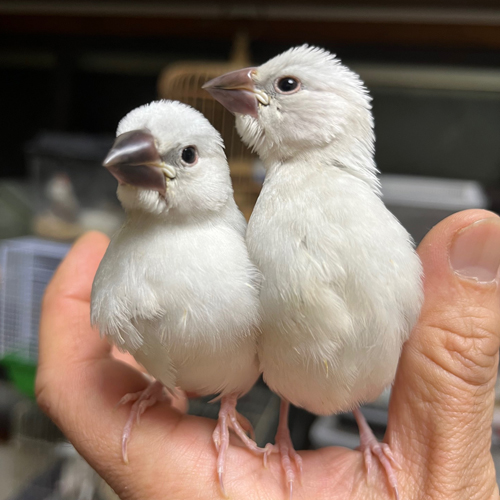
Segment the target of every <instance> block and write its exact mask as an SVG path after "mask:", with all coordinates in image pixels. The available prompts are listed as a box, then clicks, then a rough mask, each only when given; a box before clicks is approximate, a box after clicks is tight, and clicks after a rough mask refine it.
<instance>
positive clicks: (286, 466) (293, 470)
mask: <svg viewBox="0 0 500 500" xmlns="http://www.w3.org/2000/svg"><path fill="white" fill-rule="evenodd" d="M289 407H290V403H288V402H287V401H284V400H281V407H280V419H279V424H278V432H277V433H276V438H275V443H276V444H275V445H274V446H273V449H272V452H273V453H279V454H280V456H281V467H282V469H283V472H284V473H285V477H286V483H287V486H288V494H289V498H290V500H292V497H293V485H294V483H295V479H296V477H297V475H298V477H299V482H300V483H301V484H302V458H301V456H300V455H299V454H298V453H297V452H296V451H295V448H294V447H293V443H292V439H291V437H290V431H289V429H288V409H289ZM292 460H293V463H294V465H292Z"/></svg>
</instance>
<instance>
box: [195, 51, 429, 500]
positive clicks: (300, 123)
mask: <svg viewBox="0 0 500 500" xmlns="http://www.w3.org/2000/svg"><path fill="white" fill-rule="evenodd" d="M204 88H205V89H206V90H208V91H209V92H210V93H211V94H212V95H213V96H214V97H215V99H217V100H219V101H220V102H221V103H222V104H223V105H224V106H226V107H227V109H229V110H230V111H232V112H233V113H234V114H235V115H236V127H237V130H238V132H239V134H240V136H241V138H242V140H243V141H244V142H245V143H246V144H247V145H248V146H250V147H251V148H252V149H253V150H255V151H256V152H257V153H258V155H259V156H260V158H261V160H262V161H263V163H264V166H265V168H266V178H265V181H264V185H263V187H262V191H261V193H260V196H259V198H258V200H257V203H256V205H255V209H254V211H253V213H252V217H251V219H250V222H249V225H248V230H247V245H248V249H249V252H250V257H251V259H252V260H253V262H254V263H255V264H256V265H257V267H258V268H259V269H260V271H261V272H262V274H263V276H264V280H263V284H262V290H261V294H260V299H261V304H262V310H263V312H262V314H263V321H262V327H261V328H262V337H261V339H260V343H259V347H258V352H259V359H260V367H261V370H262V371H263V375H264V380H265V381H266V383H267V384H268V385H269V387H270V388H271V389H272V390H273V391H275V392H276V393H278V394H279V395H280V396H281V397H282V398H283V400H284V401H283V402H282V414H281V418H280V425H279V428H278V434H277V438H276V442H277V445H278V447H279V451H280V453H281V456H282V464H283V467H284V470H285V472H286V478H287V483H288V485H289V489H290V495H291V492H292V486H293V481H294V478H295V473H294V470H293V469H292V467H291V465H290V456H291V458H293V459H295V462H296V465H297V467H298V468H299V469H300V464H301V462H300V457H299V456H298V455H297V454H296V452H295V451H294V450H293V447H292V445H291V441H290V437H289V432H288V428H287V412H288V402H291V403H293V404H294V405H297V406H300V407H303V408H305V409H307V410H309V411H311V412H313V413H316V414H320V415H327V414H332V413H338V412H345V411H351V410H353V412H354V416H355V418H356V421H357V422H358V426H359V428H360V440H361V451H362V452H363V454H364V459H365V463H366V466H367V469H369V468H370V465H371V463H372V453H373V454H375V455H376V456H377V457H378V458H379V460H380V462H381V463H382V465H383V467H384V469H385V471H386V474H387V477H388V479H389V483H390V485H391V487H392V488H393V490H394V492H395V495H396V497H397V496H398V492H397V479H396V476H395V473H394V471H393V468H392V465H391V462H394V458H393V454H392V452H391V450H390V448H389V446H388V445H387V444H384V443H382V444H379V443H378V442H377V441H376V439H375V437H374V436H373V433H372V432H371V430H370V428H369V426H368V425H367V423H366V421H365V420H364V417H363V415H362V413H361V412H360V410H359V405H360V404H362V403H365V402H368V401H373V400H374V399H376V398H377V397H378V396H379V395H380V393H381V392H382V391H383V389H384V388H385V387H387V386H388V385H390V384H391V383H392V381H393V379H394V376H395V373H396V367H397V364H398V360H399V356H400V352H401V347H402V345H403V343H404V342H405V340H406V339H407V338H408V336H409V334H410V331H411V330H412V328H413V326H414V325H415V323H416V321H417V318H418V316H419V312H420V308H421V303H422V299H423V296H422V267H421V263H420V260H419V258H418V256H417V254H416V252H415V250H414V244H413V241H412V238H411V237H410V235H409V234H408V233H407V231H406V230H405V229H404V228H403V227H402V226H401V224H400V223H399V222H398V220H397V219H396V218H395V217H394V216H393V215H392V214H391V213H390V212H389V211H388V210H387V208H386V207H385V206H384V204H383V202H382V200H381V198H380V194H381V193H380V183H379V180H378V178H377V173H378V171H377V168H376V165H375V161H374V157H373V155H374V132H373V118H372V113H371V104H370V97H369V95H368V92H367V90H366V88H365V87H364V86H363V83H362V82H361V80H360V79H359V77H358V76H357V75H356V74H355V73H353V72H352V71H350V70H349V69H348V68H346V67H345V66H343V65H342V64H341V63H340V62H339V60H338V59H337V58H336V57H335V56H334V55H332V54H330V53H329V52H327V51H325V50H322V49H319V48H316V47H310V46H307V45H304V46H301V47H296V48H292V49H290V50H288V51H287V52H284V53H283V54H280V55H278V56H277V57H275V58H273V59H271V60H270V61H268V62H266V63H265V64H263V65H262V66H259V67H257V68H245V69H242V70H238V71H235V72H231V73H228V74H226V75H223V76H221V77H218V78H216V79H214V80H212V81H210V82H208V83H207V84H206V85H205V86H204Z"/></svg>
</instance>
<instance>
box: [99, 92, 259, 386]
mask: <svg viewBox="0 0 500 500" xmlns="http://www.w3.org/2000/svg"><path fill="white" fill-rule="evenodd" d="M137 129H148V130H149V131H150V132H151V133H152V134H153V136H154V137H155V143H156V148H157V150H158V152H159V153H160V156H161V158H162V160H163V161H164V162H166V163H168V165H171V166H172V167H173V168H174V169H175V172H176V176H175V178H174V179H168V181H167V189H166V195H165V196H162V195H160V194H159V193H158V192H156V191H152V190H146V189H142V188H137V187H134V186H130V185H120V186H119V187H118V197H119V199H120V200H121V202H122V205H123V207H124V208H125V210H126V212H127V220H126V222H125V224H124V226H123V227H122V228H121V229H120V230H119V231H118V233H117V234H116V235H115V236H114V237H113V238H112V240H111V243H110V245H109V248H108V250H107V252H106V254H105V256H104V258H103V260H102V262H101V264H100V266H99V269H98V271H97V274H96V277H95V280H94V285H93V288H92V304H91V316H92V323H93V324H94V325H96V326H97V327H98V328H99V330H100V332H101V333H102V334H103V335H105V336H106V337H107V338H108V339H109V340H110V341H111V342H113V343H114V344H116V345H117V346H118V347H119V348H120V349H123V350H127V351H129V352H130V353H131V354H133V355H134V357H135V358H136V359H137V361H139V362H140V363H141V364H142V365H143V366H144V367H145V368H146V370H147V371H148V372H149V373H150V374H151V375H153V376H154V377H155V378H156V379H158V380H159V381H161V382H162V383H163V384H164V385H165V386H166V387H167V388H170V389H173V388H174V387H176V386H180V387H181V388H182V389H185V390H187V391H194V392H197V393H198V394H200V395H204V394H216V393H221V394H231V393H236V394H242V393H245V392H246V391H248V390H249V389H250V388H251V386H252V385H253V384H254V382H255V380H256V379H257V377H258V374H259V371H258V363H257V360H256V339H257V334H258V321H259V301H258V288H259V280H260V278H259V276H260V275H259V273H258V271H257V269H256V268H255V267H254V265H253V264H252V263H251V262H250V260H249V257H248V252H247V249H246V245H245V241H244V231H245V226H246V223H245V220H244V218H243V215H242V214H241V213H240V211H239V210H238V208H237V206H236V204H235V202H234V198H233V190H232V187H231V181H230V176H229V168H228V165H227V161H226V157H225V154H224V151H223V144H222V139H221V137H220V135H219V134H218V132H217V131H216V130H215V129H214V128H213V127H212V126H211V125H210V123H209V122H208V120H206V119H205V118H204V117H203V116H202V115H201V114H200V113H199V112H197V111H196V110H194V109H193V108H190V107H188V106H185V105H183V104H181V103H178V102H172V101H159V102H153V103H152V104H150V105H147V106H142V107H140V108H137V109H135V110H134V111H132V112H131V113H129V114H128V115H127V116H126V117H125V118H124V119H123V120H122V121H121V122H120V124H119V127H118V132H117V135H120V134H123V133H125V132H129V131H131V130H137ZM187 146H195V147H196V148H197V151H198V155H199V159H198V162H197V163H196V164H195V165H194V166H186V165H184V164H183V163H182V161H181V152H182V150H183V149H184V148H186V147H187Z"/></svg>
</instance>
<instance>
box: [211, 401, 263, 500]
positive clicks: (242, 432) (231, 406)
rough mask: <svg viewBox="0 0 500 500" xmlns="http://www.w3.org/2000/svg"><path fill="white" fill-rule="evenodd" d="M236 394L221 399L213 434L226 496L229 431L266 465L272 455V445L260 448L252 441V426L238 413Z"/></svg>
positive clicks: (221, 481) (221, 480)
mask: <svg viewBox="0 0 500 500" xmlns="http://www.w3.org/2000/svg"><path fill="white" fill-rule="evenodd" d="M236 401H237V396H236V394H230V395H228V396H224V397H223V398H222V399H221V404H220V410H219V421H218V422H217V425H216V427H215V430H214V432H213V434H212V439H213V441H214V444H215V448H216V450H217V453H218V456H217V474H218V476H219V483H220V488H221V491H222V493H223V495H224V496H226V492H225V490H224V473H225V471H226V454H227V449H228V447H229V429H232V430H233V431H234V432H235V434H236V435H237V436H238V437H239V438H240V439H241V440H242V441H243V444H244V445H245V446H246V447H247V448H248V449H249V450H250V451H252V452H254V453H257V454H262V455H263V456H264V463H266V461H267V456H268V455H269V454H271V453H272V445H266V447H265V448H259V447H258V446H257V444H256V443H255V441H254V440H253V439H250V438H249V437H248V435H247V433H250V435H251V436H252V438H253V427H252V424H251V423H250V422H249V421H248V420H247V419H246V418H245V417H244V416H243V415H240V414H239V413H238V412H237V411H236Z"/></svg>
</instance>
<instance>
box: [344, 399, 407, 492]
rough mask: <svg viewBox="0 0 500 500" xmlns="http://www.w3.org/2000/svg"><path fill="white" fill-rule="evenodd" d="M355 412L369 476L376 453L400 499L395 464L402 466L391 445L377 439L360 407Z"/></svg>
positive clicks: (361, 449) (397, 466)
mask: <svg viewBox="0 0 500 500" xmlns="http://www.w3.org/2000/svg"><path fill="white" fill-rule="evenodd" d="M353 414H354V418H355V419H356V422H357V424H358V427H359V439H360V442H361V444H360V447H359V449H360V451H361V452H362V453H363V457H364V460H365V466H366V471H367V473H368V477H369V476H370V470H371V468H372V463H373V462H372V458H373V457H372V455H375V456H376V457H377V458H378V459H379V461H380V463H381V464H382V467H383V468H384V470H385V474H386V476H387V480H388V481H389V484H390V486H391V488H392V490H393V491H394V495H395V497H396V500H399V493H398V480H397V478H396V474H395V473H394V469H393V466H394V467H395V468H396V469H399V468H400V467H399V464H398V463H397V461H396V459H395V458H394V455H393V453H392V450H391V448H390V446H389V445H388V444H387V443H379V442H378V441H377V438H376V437H375V436H374V435H373V431H372V430H371V429H370V426H369V425H368V422H367V421H366V419H365V417H364V416H363V414H362V413H361V410H360V409H359V408H357V409H356V410H354V411H353Z"/></svg>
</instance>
